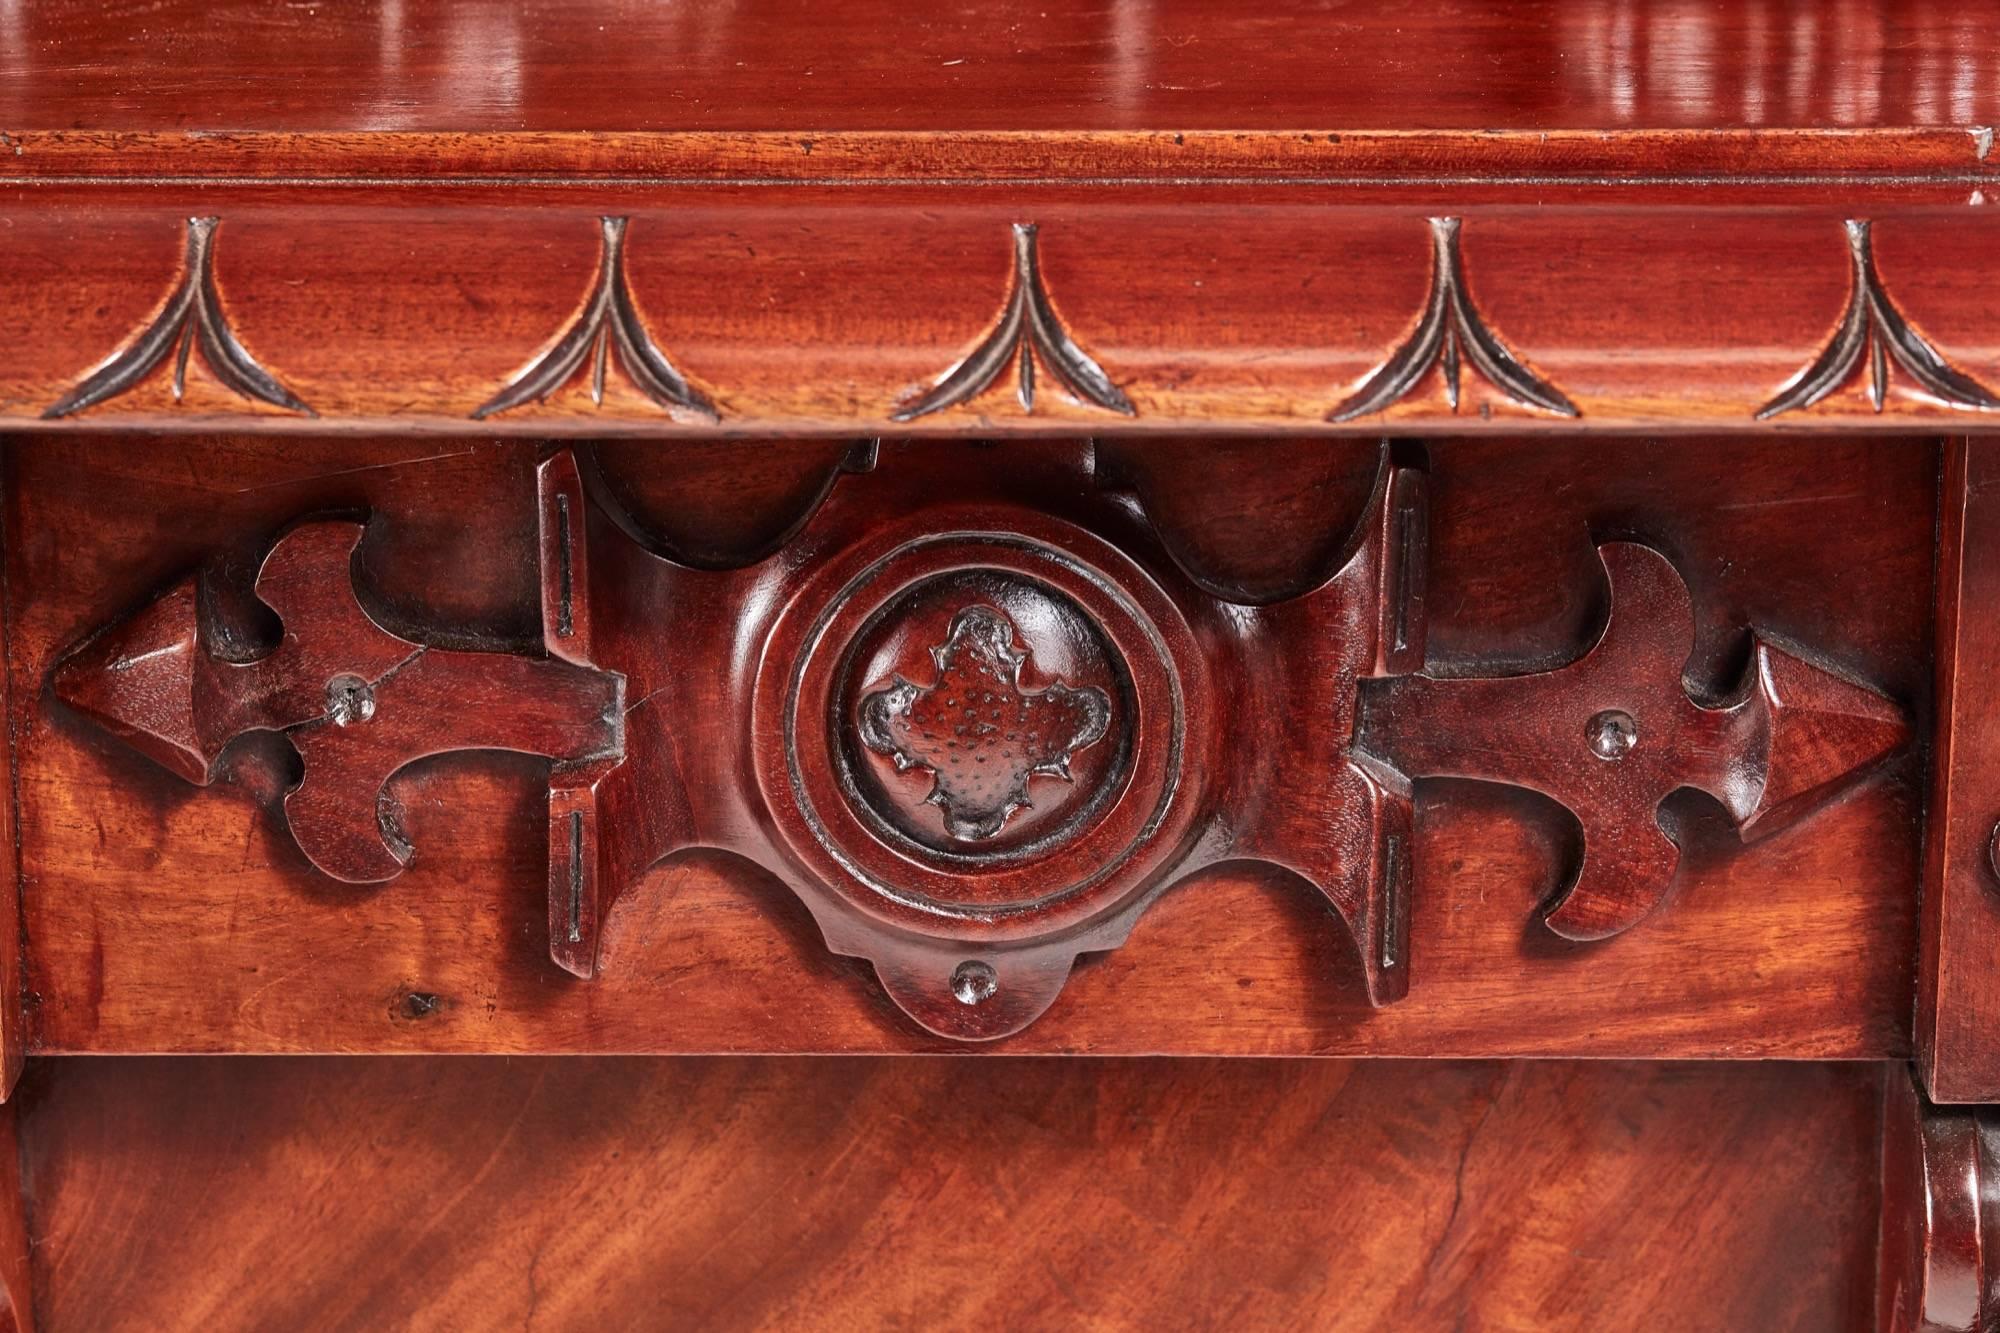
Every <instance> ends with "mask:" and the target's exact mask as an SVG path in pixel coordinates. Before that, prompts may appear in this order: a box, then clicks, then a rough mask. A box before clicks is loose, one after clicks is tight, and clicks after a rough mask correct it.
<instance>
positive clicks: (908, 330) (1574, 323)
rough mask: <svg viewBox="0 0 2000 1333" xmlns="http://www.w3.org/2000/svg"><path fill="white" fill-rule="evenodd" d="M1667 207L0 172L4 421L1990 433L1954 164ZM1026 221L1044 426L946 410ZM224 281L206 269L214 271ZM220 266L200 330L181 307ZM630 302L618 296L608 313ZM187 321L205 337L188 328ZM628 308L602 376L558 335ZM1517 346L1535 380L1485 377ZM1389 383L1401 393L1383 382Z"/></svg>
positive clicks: (1990, 221)
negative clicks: (61, 178) (1063, 367)
mask: <svg viewBox="0 0 2000 1333" xmlns="http://www.w3.org/2000/svg"><path fill="white" fill-rule="evenodd" d="M0 156H3V155H0ZM1676 189H1678V187H1664V186H1662V187H1651V188H1647V189H1637V188H1633V189H1624V190H1621V189H1611V190H1609V191H1608V192H1607V191H1603V190H1590V189H1584V188H1582V187H1567V188H1564V187H1551V188H1547V189H1543V188H1529V187H1500V186H1493V187H1468V188H1467V189H1466V190H1464V191H1454V192H1449V193H1447V194H1445V195H1439V194H1438V193H1437V192H1436V190H1435V189H1434V188H1425V189H1418V188H1415V187H1407V188H1401V189H1397V188H1391V187H1387V186H1382V187H1373V188H1364V189H1345V188H1335V187H1326V186H1311V185H1301V186H1294V187H1277V186H1235V187H1232V186H1224V185H1216V184H1207V185H1167V186H1137V185H1132V186H1084V185H1061V184H1050V183H1036V184H1023V185H1020V186H1018V187H1015V186H1009V187H1005V188H982V187H971V186H963V187H959V188H956V189H942V188H937V187H922V186H915V185H885V186H879V187H868V188H861V187H854V186H832V185H816V186H798V187H790V186H787V187H782V188H778V187H774V188H768V189H767V188H751V187H742V186H736V187H730V186H693V185H688V186H676V187H673V188H671V189H666V188H664V187H658V188H646V187H640V186H624V187H609V186H585V187H578V188H565V189H560V190H552V191H549V192H544V193H534V192H528V193H523V188H522V187H515V188H502V187H498V186H487V187H455V188H452V189H449V190H423V191H413V190H409V189H395V188H391V187H387V186H376V187H355V188H347V187H342V188H339V189H335V190H330V191H312V190H307V189H305V188H304V187H299V188H295V189H286V188H284V187H282V186H275V185H273V186H256V185H248V184H245V185H227V186H222V185H218V186H212V187H193V186H172V187H165V188H150V189H146V190H135V189H133V188H131V187H124V186H117V185H112V184H107V185H101V186H89V187H85V186H55V185H49V186H36V187H17V188H12V189H8V188H4V187H0V223H4V225H5V227H6V229H7V234H8V237H9V244H8V245H7V246H6V247H5V249H4V251H0V289H4V290H6V291H7V293H8V299H9V303H10V311H11V315H10V319H9V320H8V322H7V324H6V326H5V328H0V423H4V424H5V425H6V426H8V427H9V428H15V427H18V428H20V429H23V430H44V429H51V430H69V429H76V428H79V427H82V426H86V425H112V426H121V427H129V428H144V429H150V430H186V429H209V430H214V429H229V430H238V429H242V430H258V431H270V432H279V433H285V432H297V431H323V430H326V429H329V428H332V429H338V430H344V431H375V432H382V431H405V430H422V431H425V432H436V431H454V432H471V431H478V432H489V431H490V432H499V433H515V434H522V435H532V436H536V437H546V436H549V435H552V434H562V435H571V436H601V435H606V434H628V435H629V434H635V433H643V434H646V435H649V436H661V435H673V436H679V437H696V438H699V437H708V436H723V437H728V438H743V437H762V436H768V435H772V434H788V435H796V434H801V433H805V434H815V435H828V434H841V435H845V436H849V437H854V436H877V435H893V434H902V433H915V432H929V433H965V434H978V435H993V434H1000V433H1009V434H1012V433H1035V434H1075V433H1079V432H1084V431H1106V430H1110V429H1112V428H1114V427H1115V428H1117V429H1118V430H1119V431H1121V432H1125V431H1130V432H1138V433H1169V432H1175V431H1179V432H1186V431H1189V430H1222V431H1257V432H1264V433H1282V434H1300V433H1305V432H1313V433H1322V432H1326V431H1330V430H1331V431H1341V432H1348V433H1353V434H1356V435H1361V436H1373V435H1378V434H1379V433H1380V432H1382V431H1383V430H1384V429H1395V430H1408V431H1427V432H1451V433H1459V432H1473V433H1479V432H1506V431H1516V432H1518V431H1521V430H1533V429H1548V430H1554V431H1562V432H1570V433H1575V434H1578V435H1583V434H1588V433H1590V432H1595V431H1603V430H1624V431H1629V430H1634V429H1642V428H1643V429H1649V430H1658V431H1676V432H1686V431H1689V430H1695V429H1701V430H1716V429H1726V430H1738V429H1742V430H1749V429H1754V428H1757V427H1759V426H1760V424H1767V425H1769V426H1770V427H1771V428H1773V429H1783V430H1787V431H1813V430H1824V429H1827V428H1829V427H1834V426H1837V427H1839V428H1841V429H1850V430H1864V431H1888V432H1895V431H1904V432H1907V431H1909V430H1910V429H1912V428H1913V426H1919V423H1921V425H1920V428H1922V429H1928V430H1955V431H1960V430H1990V429H1992V428H1994V427H1995V426H2000V397H1996V396H1995V395H1996V394H2000V328H1996V324H1995V321H1994V319H1993V315H1992V311H1991V309H1990V306H1989V305H1988V303H1986V302H1985V301H1984V300H1983V299H1982V294H1983V292H1984V291H1985V288H1986V284H1985V283H1984V282H1982V281H1980V275H1982V274H1986V273H1989V272H1990V270H1991V256H1992V254H1993V253H1995V250H1996V238H2000V213H1996V212H1995V211H1994V210H1993V209H1991V208H1986V207H1983V206H1974V205H1971V204H1968V202H1967V198H1968V194H1967V190H1966V189H1964V188H1961V187H1953V189H1952V191H1951V193H1950V195H1949V197H1947V198H1930V199H1925V198H1921V197H1917V198H1912V197H1909V196H1908V195H1906V194H1898V193H1896V192H1895V190H1894V189H1889V188H1885V187H1865V188H1864V187H1859V186H1855V187H1843V188H1841V189H1835V190H1816V191H1815V190H1806V189H1803V188H1801V187H1795V186H1793V187H1780V186H1768V187H1758V188H1756V189H1754V190H1752V189H1748V188H1747V187H1745V188H1743V189H1739V190H1737V191H1736V192H1735V193H1733V194H1723V195H1721V196H1720V197H1718V196H1717V195H1715V194H1713V193H1709V192H1697V193H1692V194H1686V195H1685V196H1684V195H1682V194H1677V193H1675V190H1676ZM1993 189H1994V190H1995V191H1996V195H1995V197H1996V198H2000V186H1995V187H1993ZM1663 192H1664V193H1663ZM607 219H608V220H609V223H610V224H615V227H616V234H617V235H618V237H619V238H620V239H619V241H618V243H617V245H616V247H615V248H614V247H612V246H610V245H609V244H608V243H607V240H606V236H607V228H608V225H609V224H607ZM1434 219H1439V220H1442V221H1446V222H1450V223H1451V224H1452V230H1451V233H1450V234H1451V235H1452V237H1453V238H1454V240H1455V245H1456V250H1455V253H1456V255H1457V257H1458V261H1459V265H1458V266H1459V269H1460V270H1462V281H1460V282H1457V283H1455V284H1450V287H1451V291H1452V293H1455V295H1454V296H1453V302H1452V304H1453V305H1454V308H1456V309H1458V310H1460V311H1461V312H1463V319H1462V320H1461V319H1460V318H1458V317H1453V318H1452V319H1451V320H1449V321H1447V323H1449V325H1450V326H1451V327H1452V329H1453V330H1454V332H1453V335H1452V338H1451V340H1450V344H1451V345H1449V346H1447V345H1444V342H1443V340H1442V339H1441V338H1438V337H1435V336H1434V337H1433V338H1432V339H1431V340H1430V341H1426V335H1427V334H1434V333H1438V332H1441V331H1442V328H1443V327H1444V326H1442V325H1440V324H1439V323H1438V320H1437V318H1436V317H1435V315H1434V311H1435V309H1436V307H1437V301H1438V297H1439V294H1440V293H1441V292H1443V291H1444V290H1445V284H1444V283H1443V280H1442V279H1441V278H1440V276H1439V275H1440V273H1448V272H1451V271H1453V270H1452V269H1451V268H1450V267H1449V266H1448V265H1447V264H1446V261H1445V258H1444V257H1441V254H1440V246H1439V243H1438V236H1439V232H1438V229H1437V226H1436V225H1435V224H1434V221H1433V220H1434ZM1862 223H1866V224H1867V226H1866V229H1865V231H1864V232H1862V233H1860V234H1862V235H1865V237H1866V238H1867V256H1868V262H1867V263H1866V264H1862V263H1860V261H1859V259H1858V257H1857V256H1858V251H1857V246H1858V245H1859V242H1858V241H1857V240H1856V234H1857V233H1856V231H1855V230H1854V227H1851V226H1850V225H1849V224H1854V226H1856V227H1858V226H1859V224H1862ZM1029 225H1032V226H1033V227H1034V229H1035V232H1034V235H1035V252H1036V255H1037V261H1036V267H1037V277H1038V279H1039V282H1040V285H1041V287H1042V288H1043V289H1044V291H1045V294H1046V297H1047V303H1048V315H1049V318H1050V321H1051V323H1052V327H1053V328H1054V329H1055V330H1057V331H1059V332H1060V333H1061V335H1062V336H1063V337H1064V338H1065V339H1066V340H1067V341H1069V342H1070V343H1071V344H1072V345H1073V346H1074V347H1075V348H1076V349H1077V351H1078V352H1079V354H1080V355H1082V356H1083V357H1084V358H1085V359H1087V360H1088V362H1089V363H1091V364H1092V365H1093V366H1094V367H1096V368H1097V369H1098V370H1099V371H1101V377H1100V378H1101V380H1102V385H1101V387H1100V389H1097V390H1093V391H1092V392H1090V393H1085V392H1082V391H1081V390H1079V389H1078V388H1077V387H1075V386H1074V385H1072V384H1071V383H1069V382H1067V381H1066V380H1065V379H1064V378H1063V376H1061V375H1059V374H1056V373H1053V372H1051V371H1050V370H1049V368H1048V366H1047V365H1046V364H1044V366H1043V373H1042V375H1041V377H1040V378H1041V381H1042V382H1041V384H1040V385H1039V392H1038V393H1036V394H1034V395H1033V396H1032V407H1030V406H1029V405H1028V403H1029V399H1030V395H1028V394H1027V393H1025V392H1023V388H1024V385H1023V382H1022V381H1021V380H1020V373H1019V364H1018V358H1009V359H1006V360H1004V361H1001V362H998V363H996V364H993V365H992V366H990V367H989V368H988V374H987V375H984V376H979V377H976V382H977V383H979V384H981V385H983V386H986V387H984V388H983V391H979V392H968V393H962V394H948V395H945V396H944V397H943V398H942V399H938V400H935V401H936V406H935V407H934V408H930V409H926V410H922V411H921V412H920V411H919V410H918V409H920V408H923V407H924V404H925V403H926V400H927V398H926V396H927V395H936V394H941V393H943V391H944V389H945V388H946V387H947V386H949V385H951V384H952V383H953V381H954V377H956V376H960V375H963V374H965V373H966V368H967V367H971V366H975V365H976V364H977V362H978V359H979V357H980V355H981V354H982V351H983V350H990V349H991V348H992V347H993V345H994V343H995V340H996V339H997V340H999V341H1001V342H1004V341H1005V337H1006V332H1007V329H1008V327H1009V325H1008V312H1009V311H1010V310H1012V309H1014V308H1015V293H1017V292H1019V291H1021V290H1023V287H1022V284H1021V282H1020V281H1019V280H1018V279H1017V278H1016V276H1015V271H1016V268H1017V267H1018V256H1017V243H1016V239H1015V238H1016V229H1017V228H1020V227H1025V226H1029ZM195 227H201V228H207V229H208V232H207V235H208V239H207V240H206V242H204V244H203V245H202V246H201V247H196V246H195V245H193V244H191V243H190V240H189V233H190V229H191V228H195ZM203 262H205V263H206V265H207V268H208V270H209V272H208V274H207V279H206V281H204V280H203V279H202V277H201V275H200V274H198V273H194V274H191V273H190V265H191V264H200V263H203ZM613 267H615V268H616V270H617V272H616V273H615V274H613V273H612V272H611V269H612V268H613ZM607 283H608V284H609V285H608V286H607ZM210 286H212V288H213V291H214V297H213V300H212V302H210V303H209V305H208V306H204V307H201V308H202V309H207V308H209V307H212V308H213V311H214V312H215V317H214V318H210V317H208V316H202V315H200V311H199V310H198V309H197V308H196V307H194V306H187V307H183V306H182V305H180V304H177V303H179V302H182V301H185V300H186V299H187V298H186V296H185V293H187V292H190V291H197V292H198V291H202V290H206V289H207V288H208V287H210ZM607 292H616V293H618V295H617V296H616V299H615V300H612V298H611V297H608V296H607V295H606V293H607ZM607 301H609V302H610V303H611V307H613V308H615V309H616V310H617V311H620V312H623V313H621V314H620V316H619V318H618V319H617V320H614V321H612V322H611V323H610V324H606V323H604V322H603V321H602V320H601V319H599V318H598V316H599V315H601V314H603V313H604V312H605V311H606V309H607V307H606V305H605V303H606V302H607ZM594 312H595V313H594ZM1857 312H1858V313H1857ZM177 321H178V322H177ZM1857 321H1859V322H1857ZM1461 323H1464V324H1465V325H1466V327H1467V328H1476V329H1483V330H1484V331H1485V332H1486V333H1487V334H1488V335H1490V337H1491V339H1492V340H1493V345H1492V348H1491V349H1489V350H1490V355H1489V350H1482V343H1481V340H1480V339H1477V338H1473V337H1469V336H1461V335H1460V333H1459V332H1458V331H1457V330H1458V326H1459V325H1460V324H1461ZM194 328H199V329H203V330H210V332H204V333H202V334H201V336H200V337H199V338H197V339H194V346H193V347H192V349H190V347H189V345H188V344H187V343H181V344H176V342H175V341H174V334H175V333H176V331H177V330H181V329H194ZM614 328H615V329H616V330H617V331H619V336H618V337H617V338H607V341H608V343H609V344H610V345H608V346H605V355H604V356H602V357H599V356H596V355H591V354H585V353H586V351H587V348H588V346H589V344H588V343H587V342H584V343H576V342H574V341H566V340H570V339H572V336H573V335H579V334H588V333H596V332H607V333H608V331H609V330H612V329H614ZM628 335H629V336H628ZM628 342H629V343H630V344H631V345H632V346H633V347H634V348H635V351H634V353H633V354H632V355H630V356H628V355H627V354H626V353H625V352H624V350H623V348H624V347H625V346H626V345H627V343H628ZM211 344H213V346H214V348H219V349H221V350H220V351H216V350H212V349H211ZM642 344H643V345H644V347H645V348H647V349H650V350H649V351H647V352H646V354H644V355H641V354H640V352H639V350H638V349H639V348H640V346H641V345H642ZM1458 345H1463V346H1464V347H1465V349H1466V355H1465V357H1464V358H1463V360H1462V361H1461V360H1460V358H1458V357H1457V356H1456V355H1455V353H1454V351H1453V348H1455V347H1456V346H1458ZM232 346H233V347H234V348H235V349H236V350H235V352H231V351H229V350H228V349H229V348H230V347H232ZM183 351H186V352H188V353H189V354H188V355H187V356H186V357H185V358H183V357H182V356H181V355H180V352H183ZM1426 351H1428V352H1429V355H1428V356H1422V355H1419V357H1418V360H1417V361H1416V362H1415V363H1414V364H1410V365H1407V366H1406V365H1405V364H1404V359H1405V358H1407V357H1409V356H1411V355H1412V354H1420V353H1424V352H1426ZM1871 351H1879V355H1872V354H1871ZM238 353H240V355H238ZM1878 361H1879V363H1880V372H1881V373H1880V378H1879V379H1878V378H1877V377H1876V375H1875V370H1876V363H1877V362H1878ZM1507 363H1511V364H1514V365H1516V366H1518V367H1519V368H1520V369H1519V371H1518V373H1502V374H1500V375H1499V376H1498V377H1497V378H1496V376H1495V375H1494V374H1493V373H1490V369H1489V366H1491V365H1504V364H1507ZM218 365H220V366H224V367H228V369H225V370H224V371H222V372H221V373H218V370H217V366H218ZM633 366H638V367H640V370H639V372H638V373H637V374H636V375H635V373H634V371H633V370H632V367H633ZM1454 366H1456V367H1457V370H1456V371H1453V372H1451V373H1447V372H1448V371H1451V368H1452V367H1454ZM1912 367H1916V368H1917V369H1918V370H1921V371H1922V373H1917V371H1913V369H1912ZM1406 371H1407V373H1405V372H1406ZM558 372H562V373H558ZM1385 377H1386V381H1385ZM1454 379H1456V381H1457V382H1458V384H1459V389H1460V392H1459V393H1457V394H1453V393H1452V392H1451V391H1450V389H1451V384H1452V382H1453V380H1454ZM177 380H178V381H179V382H180V383H181V385H182V392H181V394H180V395H179V396H178V397H177V396H176V394H175V384H176V382H177ZM1385 382H1386V383H1388V384H1389V385H1390V386H1392V387H1394V388H1395V389H1396V391H1395V392H1393V393H1388V394H1386V395H1385V394H1382V393H1377V392H1373V391H1372V390H1373V389H1375V388H1378V387H1380V386H1381V385H1382V384H1384V383H1385ZM1878 384H1879V386H1880V393H1881V402H1880V406H1879V410H1878V406H1877V402H1876V389H1877V386H1878ZM676 385H678V386H680V387H678V388H676V387H675V386H676ZM1532 386H1539V387H1532ZM1822 392H1823V393H1824V395H1825V396H1824V397H1818V396H1817V395H1818V394H1820V393H1822ZM86 403H87V404H88V405H83V404H86ZM52 413H53V414H55V415H53V416H51V414H52Z"/></svg>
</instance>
